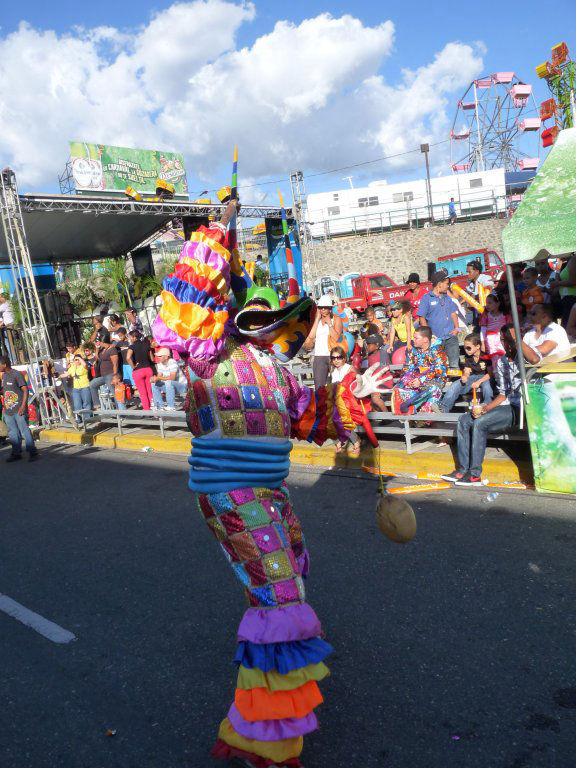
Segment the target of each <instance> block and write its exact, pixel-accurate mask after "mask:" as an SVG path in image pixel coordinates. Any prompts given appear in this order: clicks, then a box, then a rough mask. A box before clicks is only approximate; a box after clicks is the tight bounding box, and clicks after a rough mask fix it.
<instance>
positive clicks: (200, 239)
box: [190, 231, 230, 262]
mask: <svg viewBox="0 0 576 768" xmlns="http://www.w3.org/2000/svg"><path fill="white" fill-rule="evenodd" d="M190 241H191V242H193V243H205V244H206V245H207V246H208V247H209V248H211V249H212V250H213V251H216V253H219V254H220V256H222V258H224V259H226V261H227V262H230V251H229V250H228V248H225V247H224V246H223V245H222V244H221V243H219V242H218V241H217V240H213V239H212V238H211V237H208V236H207V235H206V234H205V233H204V232H200V231H196V232H193V233H192V234H191V235H190Z"/></svg>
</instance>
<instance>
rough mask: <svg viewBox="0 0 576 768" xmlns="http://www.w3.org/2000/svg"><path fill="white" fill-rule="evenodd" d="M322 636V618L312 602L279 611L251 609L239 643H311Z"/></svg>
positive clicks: (246, 617)
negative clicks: (299, 641)
mask: <svg viewBox="0 0 576 768" xmlns="http://www.w3.org/2000/svg"><path fill="white" fill-rule="evenodd" d="M321 634H322V626H321V624H320V619H319V618H318V616H316V614H315V613H314V610H313V609H312V608H311V607H310V606H309V605H308V603H300V604H299V605H281V606H278V607H277V608H248V609H247V610H246V613H245V614H244V616H243V617H242V621H241V622H240V626H239V627H238V640H239V641H242V640H247V641H248V642H250V643H256V644H257V645H262V644H264V643H286V642H290V641H292V640H308V639H309V638H311V637H318V636H319V635H321Z"/></svg>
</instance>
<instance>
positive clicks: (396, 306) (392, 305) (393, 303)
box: [389, 301, 402, 309]
mask: <svg viewBox="0 0 576 768" xmlns="http://www.w3.org/2000/svg"><path fill="white" fill-rule="evenodd" d="M389 309H402V304H400V302H399V301H391V302H390V307H389Z"/></svg>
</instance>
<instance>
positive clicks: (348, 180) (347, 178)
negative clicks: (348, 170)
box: [342, 176, 354, 189]
mask: <svg viewBox="0 0 576 768" xmlns="http://www.w3.org/2000/svg"><path fill="white" fill-rule="evenodd" d="M353 178H354V176H344V177H343V178H342V181H347V182H348V184H350V189H354V184H352V179H353Z"/></svg>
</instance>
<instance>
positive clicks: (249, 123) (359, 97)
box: [0, 0, 483, 188]
mask: <svg viewBox="0 0 576 768" xmlns="http://www.w3.org/2000/svg"><path fill="white" fill-rule="evenodd" d="M255 13H256V8H255V5H254V3H251V2H233V1H232V0H196V2H188V3H185V2H181V3H175V4H173V5H172V6H170V7H169V8H168V9H166V10H165V11H162V12H161V13H158V14H156V15H155V16H154V17H153V18H152V19H151V20H150V21H149V23H148V24H146V25H144V26H143V27H141V28H139V29H136V30H118V29H116V28H114V27H98V28H94V29H73V30H71V31H70V32H69V33H68V34H66V35H60V36H59V35H56V34H55V33H54V32H51V31H45V30H36V29H33V28H31V27H30V26H29V25H26V24H22V25H21V26H20V27H19V29H18V30H16V31H15V32H14V33H12V34H11V35H8V36H6V37H4V38H0V92H1V93H2V101H1V102H0V121H1V124H2V132H0V161H1V162H2V163H3V164H4V165H7V164H9V165H11V166H12V167H14V168H15V170H16V172H17V174H18V177H19V180H20V186H21V188H22V187H28V188H38V187H42V186H50V187H53V186H55V180H56V176H57V173H58V172H59V171H60V170H61V168H62V167H63V165H64V161H65V158H66V151H67V140H68V139H69V138H72V139H83V138H85V139H86V140H87V141H97V142H103V143H114V144H120V145H128V146H143V147H157V148H159V149H174V150H178V151H183V152H184V154H185V156H186V158H187V163H188V167H189V170H190V171H191V172H194V173H195V174H196V175H197V176H199V177H200V178H202V179H204V180H205V181H206V184H207V185H210V186H213V185H215V184H217V183H218V181H221V180H219V179H217V178H215V176H216V171H217V169H218V167H219V166H220V165H221V164H222V162H224V163H225V162H226V161H227V159H228V157H229V155H230V151H231V147H232V145H233V144H234V143H238V144H239V145H240V151H241V156H240V160H241V174H242V178H244V179H245V178H246V177H247V176H250V177H252V178H254V179H259V178H262V177H264V176H266V175H268V174H274V175H277V174H279V175H287V173H288V172H289V171H290V170H293V169H294V168H296V167H300V168H304V169H324V168H330V167H337V166H343V165H346V164H348V163H354V162H357V161H361V160H365V159H370V158H371V157H374V156H378V155H384V154H390V153H395V152H403V151H406V150H407V149H413V148H414V147H417V146H418V145H419V144H420V142H421V141H423V140H428V141H431V142H434V141H438V140H441V139H443V138H446V136H447V132H448V130H449V120H450V116H451V113H452V111H453V107H452V106H451V104H454V103H455V100H456V98H457V96H458V95H459V93H458V91H460V90H461V89H462V88H463V86H465V85H466V84H467V83H468V82H469V81H470V80H471V79H472V78H473V77H476V76H478V75H479V74H480V73H481V69H482V59H481V55H482V53H483V50H482V48H481V46H480V45H478V44H475V45H464V44H462V43H449V44H447V45H446V46H445V47H444V48H443V49H442V50H441V51H440V52H439V53H438V54H437V56H436V57H435V59H434V60H433V61H432V62H430V63H429V64H428V65H426V66H423V67H421V68H420V69H417V70H414V71H410V70H405V71H404V72H403V74H402V78H401V81H400V82H399V83H396V84H391V83H389V82H387V81H386V79H385V77H384V76H383V75H382V71H385V61H386V59H387V57H390V56H391V55H392V52H393V46H394V25H393V23H392V22H391V21H385V22H383V23H382V24H380V25H377V26H374V27H369V26H366V25H364V24H363V23H362V22H361V21H359V20H358V19H356V18H354V17H352V16H351V15H344V16H342V17H340V18H334V17H332V16H330V15H329V14H321V15H319V16H316V17H314V18H310V19H307V20H305V21H303V22H302V23H300V24H293V23H291V22H289V21H279V22H278V23H277V24H276V25H275V26H274V28H273V29H272V31H270V32H269V33H268V34H266V35H263V36H261V37H260V38H258V39H257V40H256V41H255V42H254V43H253V45H251V46H250V47H246V48H242V49H239V48H238V47H237V46H236V35H237V33H238V30H239V29H240V27H241V26H242V25H244V24H247V23H250V22H251V21H252V20H253V19H254V17H255ZM417 163H420V158H419V157H416V158H415V157H414V155H409V156H407V159H406V160H402V159H399V161H398V162H397V167H399V168H408V167H409V166H410V165H412V166H413V165H415V164H417Z"/></svg>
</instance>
